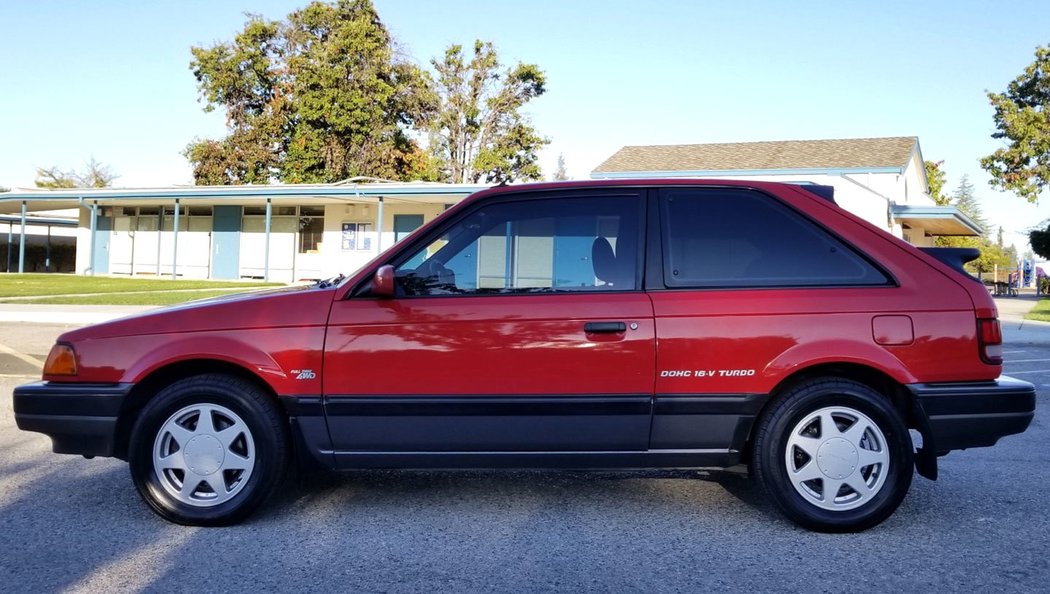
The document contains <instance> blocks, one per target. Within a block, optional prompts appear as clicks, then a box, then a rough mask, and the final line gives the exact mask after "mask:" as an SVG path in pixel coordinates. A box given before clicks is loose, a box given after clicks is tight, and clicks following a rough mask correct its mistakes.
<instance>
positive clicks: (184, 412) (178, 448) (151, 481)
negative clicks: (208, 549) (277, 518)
mask: <svg viewBox="0 0 1050 594" xmlns="http://www.w3.org/2000/svg"><path fill="white" fill-rule="evenodd" d="M287 453H288V437H287V428H286V424H285V423H284V419H283V417H282V415H281V414H280V412H279V411H278V410H277V406H276V405H275V403H273V402H272V400H271V399H270V398H269V397H268V396H267V395H266V394H264V393H263V392H262V390H260V389H259V388H258V387H257V386H256V385H254V384H252V383H251V382H248V381H245V380H242V379H240V378H236V377H231V376H226V375H219V374H208V375H200V376H195V377H191V378H187V379H184V380H180V381H178V382H175V383H173V384H171V385H170V386H168V387H167V388H165V389H163V390H162V391H161V392H160V393H158V394H157V395H156V397H154V398H153V400H152V401H151V402H150V403H149V404H148V405H147V406H146V407H145V408H144V409H143V411H142V413H141V414H140V416H139V419H138V421H137V423H136V424H135V428H134V430H133V432H132V435H131V442H130V448H129V452H128V461H129V464H130V468H131V476H132V479H133V480H134V482H135V486H136V488H137V489H138V491H139V493H140V494H141V495H142V497H143V499H144V500H145V501H146V503H147V504H149V506H150V507H151V508H152V509H153V510H154V511H155V512H157V513H158V514H159V515H161V516H162V517H164V518H166V519H168V520H170V521H173V522H176V523H179V524H187V525H194V526H218V525H227V524H233V523H235V522H238V521H240V520H241V519H243V518H244V517H246V516H247V515H248V514H250V513H251V512H252V511H254V510H255V509H256V508H257V507H258V506H259V505H261V504H262V503H263V502H264V501H265V500H266V499H267V497H269V495H270V493H271V492H272V491H273V490H274V488H275V487H276V486H277V484H278V483H279V482H280V480H281V477H282V476H283V474H284V470H285V467H286V466H287V458H288V455H287Z"/></svg>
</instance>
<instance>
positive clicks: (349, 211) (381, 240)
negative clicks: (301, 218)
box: [321, 201, 445, 277]
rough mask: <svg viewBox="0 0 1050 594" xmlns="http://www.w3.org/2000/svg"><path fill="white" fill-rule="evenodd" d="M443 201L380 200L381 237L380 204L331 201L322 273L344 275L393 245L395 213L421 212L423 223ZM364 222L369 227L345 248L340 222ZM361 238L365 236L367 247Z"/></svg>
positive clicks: (326, 210)
mask: <svg viewBox="0 0 1050 594" xmlns="http://www.w3.org/2000/svg"><path fill="white" fill-rule="evenodd" d="M444 210H445V206H444V205H443V204H420V203H415V204H409V203H405V202H393V201H387V202H385V203H384V204H383V225H382V237H380V236H379V233H378V232H377V231H376V222H377V218H378V216H379V207H378V204H376V203H369V204H360V203H358V204H344V205H340V204H331V205H328V206H326V207H325V227H324V241H323V248H322V249H321V254H322V265H321V270H322V276H323V277H330V276H335V275H337V274H345V275H347V276H349V275H351V274H353V273H354V272H356V271H357V270H358V269H360V268H361V267H362V266H364V265H365V264H367V263H368V262H370V261H371V260H372V259H373V258H375V257H376V256H378V255H379V253H380V249H381V250H382V251H386V250H388V249H390V248H391V247H392V246H393V245H394V216H395V215H400V214H416V215H420V214H421V215H423V224H424V225H425V224H427V223H429V222H430V221H432V220H434V219H435V218H436V217H437V216H438V215H439V214H441V213H442V212H444ZM344 223H351V224H361V223H363V224H365V225H368V226H369V229H370V231H369V232H368V234H367V235H366V236H365V237H363V238H358V241H357V243H356V244H355V245H354V247H353V249H344V242H343V239H344V238H343V224H344ZM361 239H367V241H368V243H367V249H364V248H365V246H364V244H362V243H361V241H360V240H361Z"/></svg>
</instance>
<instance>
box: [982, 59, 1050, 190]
mask: <svg viewBox="0 0 1050 594" xmlns="http://www.w3.org/2000/svg"><path fill="white" fill-rule="evenodd" d="M988 99H989V101H990V102H991V104H992V107H993V108H994V109H995V116H994V121H995V128H996V132H995V133H993V134H992V138H996V139H1000V140H1003V141H1005V142H1006V146H1005V147H1003V148H1000V149H998V150H996V151H995V152H994V153H992V154H991V155H988V156H987V157H985V158H983V159H981V167H983V168H984V169H985V170H986V171H988V173H989V174H990V175H991V176H992V179H991V181H990V183H991V185H992V186H993V187H997V188H1001V189H1003V190H1008V191H1012V192H1015V193H1017V194H1018V195H1020V196H1022V197H1023V198H1026V199H1027V200H1028V201H1029V202H1036V201H1037V200H1038V198H1039V193H1040V192H1041V191H1042V190H1044V189H1045V188H1046V187H1047V186H1048V185H1050V46H1047V47H1037V48H1036V49H1035V61H1034V62H1032V63H1031V64H1030V65H1028V67H1027V68H1025V70H1024V72H1022V73H1021V75H1020V76H1018V77H1017V78H1016V79H1014V80H1013V82H1011V83H1010V84H1009V85H1007V87H1006V92H1005V93H988Z"/></svg>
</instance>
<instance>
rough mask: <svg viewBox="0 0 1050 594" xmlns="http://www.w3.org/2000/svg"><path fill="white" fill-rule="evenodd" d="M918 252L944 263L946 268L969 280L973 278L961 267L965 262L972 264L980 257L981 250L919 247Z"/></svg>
mask: <svg viewBox="0 0 1050 594" xmlns="http://www.w3.org/2000/svg"><path fill="white" fill-rule="evenodd" d="M919 250H920V251H922V252H924V253H927V254H929V255H931V256H933V257H934V258H936V259H938V260H940V261H941V262H944V263H945V264H947V265H948V266H951V267H952V268H954V269H956V270H958V271H959V272H961V273H963V274H965V275H966V276H969V277H970V278H973V275H971V274H970V273H969V272H966V268H964V267H963V265H964V264H966V263H967V262H973V261H974V260H976V259H977V258H980V257H981V250H979V249H977V248H969V247H921V248H919Z"/></svg>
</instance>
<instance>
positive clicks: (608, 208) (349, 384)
mask: <svg viewBox="0 0 1050 594" xmlns="http://www.w3.org/2000/svg"><path fill="white" fill-rule="evenodd" d="M509 196H510V197H509V198H504V199H496V200H490V201H486V202H483V203H480V204H478V205H475V207H473V208H471V209H467V210H465V211H463V212H462V213H460V215H459V216H458V217H456V218H455V219H454V220H450V221H447V222H445V223H444V224H443V225H441V226H439V227H436V228H435V229H434V230H433V231H432V232H431V233H429V234H424V235H423V236H421V237H420V238H419V239H418V240H417V241H415V242H414V243H413V245H410V246H406V247H405V248H404V249H403V250H400V252H399V253H398V254H396V255H394V256H392V258H391V260H389V263H390V264H392V265H394V267H395V279H396V290H397V296H396V297H395V298H392V299H383V298H376V297H372V296H370V295H369V293H368V291H367V290H366V289H362V290H358V291H357V292H356V294H352V295H351V296H350V297H349V298H348V299H346V300H342V301H339V302H337V303H336V304H334V307H333V309H332V313H331V318H330V322H329V330H328V337H327V340H326V344H325V362H324V366H325V367H324V381H323V390H324V406H325V412H326V415H327V419H328V423H329V429H330V433H331V437H332V443H333V446H334V448H335V451H336V458H337V460H339V462H338V463H339V464H340V465H342V466H344V467H345V466H354V465H355V464H358V462H355V461H354V458H355V457H356V458H358V459H360V458H361V457H362V455H363V454H366V453H368V452H401V453H413V452H415V453H425V452H465V453H471V452H473V453H477V452H595V451H640V450H644V449H646V447H647V445H648V439H649V424H650V419H651V397H652V389H653V377H654V371H655V331H654V321H653V312H652V305H651V301H650V300H649V298H648V296H646V295H645V293H644V292H642V291H641V282H640V271H641V254H640V250H639V246H640V245H644V244H643V243H642V227H643V225H642V221H643V216H642V215H643V212H644V204H643V202H642V201H641V199H640V197H639V195H638V194H637V192H635V191H623V190H617V191H615V192H611V191H605V192H601V191H598V192H596V191H589V192H587V191H576V192H575V193H572V194H569V195H566V194H565V193H564V192H562V193H559V194H552V193H546V194H544V193H538V194H526V195H522V194H510V195H509ZM596 257H597V260H596V259H595V258H596Z"/></svg>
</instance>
